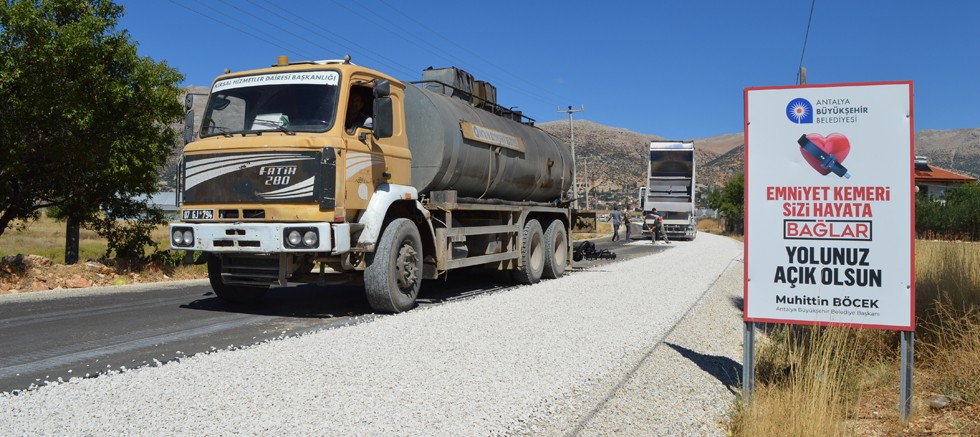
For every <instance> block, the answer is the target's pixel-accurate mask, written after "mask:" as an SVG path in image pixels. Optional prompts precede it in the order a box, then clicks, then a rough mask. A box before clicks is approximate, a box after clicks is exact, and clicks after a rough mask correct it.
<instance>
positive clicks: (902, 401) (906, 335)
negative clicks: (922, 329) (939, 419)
mask: <svg viewBox="0 0 980 437" xmlns="http://www.w3.org/2000/svg"><path fill="white" fill-rule="evenodd" d="M901 337H902V346H901V348H902V350H901V355H902V364H901V372H902V376H901V378H900V379H901V381H900V385H901V388H899V393H898V412H899V416H901V419H902V422H908V420H909V413H910V412H911V411H912V368H913V360H914V358H915V354H914V352H915V351H914V345H915V331H901Z"/></svg>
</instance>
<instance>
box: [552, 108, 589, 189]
mask: <svg viewBox="0 0 980 437" xmlns="http://www.w3.org/2000/svg"><path fill="white" fill-rule="evenodd" d="M584 110H585V105H582V107H581V108H580V109H572V107H571V106H569V107H568V109H561V107H558V112H567V113H568V137H569V138H570V141H571V143H572V162H577V161H576V160H575V126H574V123H573V122H572V114H573V113H576V112H581V111H584ZM573 170H576V171H573V172H572V198H573V199H575V200H574V203H573V204H572V205H573V206H572V207H573V208H575V209H578V185H577V183H576V177H575V174H576V173H578V171H577V170H578V164H577V163H576V164H575V166H574V167H573ZM586 195H588V194H586Z"/></svg>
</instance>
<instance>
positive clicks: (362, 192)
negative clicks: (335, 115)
mask: <svg viewBox="0 0 980 437" xmlns="http://www.w3.org/2000/svg"><path fill="white" fill-rule="evenodd" d="M373 81H374V78H372V77H368V76H365V75H356V76H353V77H352V78H351V80H350V86H349V88H348V90H347V100H346V101H347V105H346V106H345V108H344V111H343V112H342V113H341V114H343V115H342V117H343V138H344V143H345V145H346V148H347V152H346V155H347V156H346V158H345V159H344V163H345V164H344V169H343V171H344V177H345V180H346V183H345V184H344V185H345V187H346V189H345V193H344V194H345V197H346V199H345V205H346V207H347V209H348V210H354V211H359V210H364V209H365V208H367V205H368V202H369V200H370V198H371V194H372V193H374V191H375V189H377V187H378V186H379V185H382V184H405V185H410V184H411V175H410V174H409V171H410V170H409V169H410V156H411V155H410V154H409V152H408V147H407V145H406V143H405V135H404V127H403V124H402V122H401V120H403V117H402V110H401V108H402V105H401V98H400V97H401V90H398V89H393V90H392V92H391V97H392V99H393V100H394V102H393V103H394V104H393V107H394V113H395V117H394V120H395V123H394V135H392V136H391V137H389V138H380V139H379V138H375V136H374V132H373V129H374V124H373V119H374V114H373V113H372V112H373V99H374V90H373V88H372V87H373V83H374V82H373ZM393 88H394V87H393ZM396 91H397V94H396ZM338 171H340V169H339V168H338Z"/></svg>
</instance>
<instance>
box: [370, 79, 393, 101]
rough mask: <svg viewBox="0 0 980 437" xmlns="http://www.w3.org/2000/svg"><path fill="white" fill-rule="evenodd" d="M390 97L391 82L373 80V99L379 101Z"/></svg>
mask: <svg viewBox="0 0 980 437" xmlns="http://www.w3.org/2000/svg"><path fill="white" fill-rule="evenodd" d="M390 95H391V82H389V81H387V80H379V79H375V80H374V98H376V99H380V98H383V97H388V96H390Z"/></svg>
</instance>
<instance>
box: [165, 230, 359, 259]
mask: <svg viewBox="0 0 980 437" xmlns="http://www.w3.org/2000/svg"><path fill="white" fill-rule="evenodd" d="M291 229H296V230H301V231H303V232H305V231H307V230H313V231H315V232H316V233H317V234H318V241H317V243H316V244H315V245H314V246H312V247H307V246H302V245H301V247H291V246H290V245H288V244H287V242H286V241H285V234H286V232H288V231H289V230H291ZM175 230H179V231H181V232H182V233H183V232H184V231H188V230H189V231H191V233H192V240H193V241H191V242H190V243H187V242H177V241H175V239H174V236H173V235H174V231H175ZM170 248H171V249H174V250H195V251H204V252H213V253H228V254H233V253H254V254H257V253H302V252H319V253H324V252H329V253H331V254H341V253H346V252H349V251H350V224H348V223H336V224H334V223H173V224H171V225H170Z"/></svg>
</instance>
